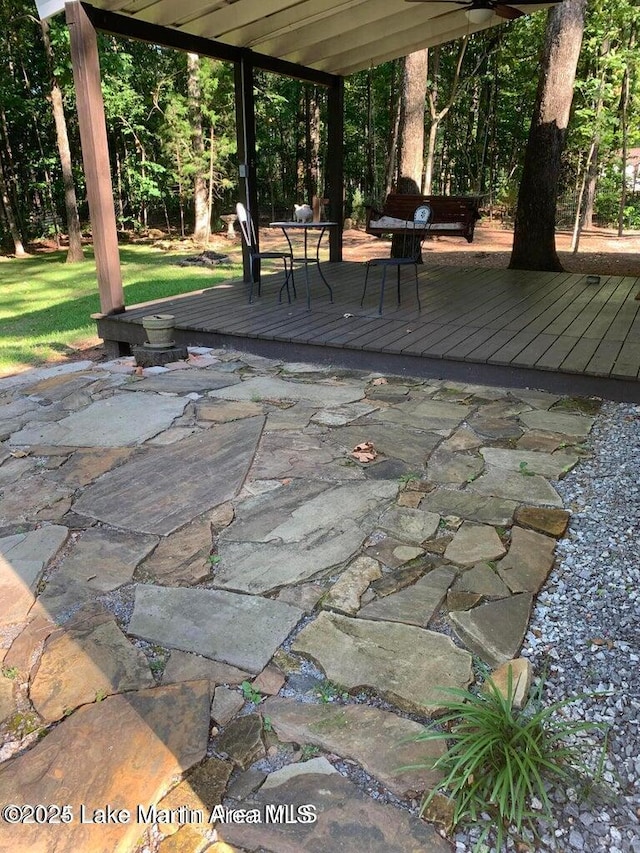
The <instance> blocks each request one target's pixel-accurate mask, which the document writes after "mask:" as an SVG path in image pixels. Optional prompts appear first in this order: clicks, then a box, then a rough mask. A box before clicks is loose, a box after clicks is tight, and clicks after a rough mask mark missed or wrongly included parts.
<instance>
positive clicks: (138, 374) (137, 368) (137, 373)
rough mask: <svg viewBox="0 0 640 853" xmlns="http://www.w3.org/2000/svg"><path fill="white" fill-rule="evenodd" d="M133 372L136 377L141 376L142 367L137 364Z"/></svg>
mask: <svg viewBox="0 0 640 853" xmlns="http://www.w3.org/2000/svg"><path fill="white" fill-rule="evenodd" d="M133 372H134V373H135V375H136V376H142V375H143V367H142V366H141V365H140V364H139V365H138V366H137V367H136V369H135V370H134V371H133Z"/></svg>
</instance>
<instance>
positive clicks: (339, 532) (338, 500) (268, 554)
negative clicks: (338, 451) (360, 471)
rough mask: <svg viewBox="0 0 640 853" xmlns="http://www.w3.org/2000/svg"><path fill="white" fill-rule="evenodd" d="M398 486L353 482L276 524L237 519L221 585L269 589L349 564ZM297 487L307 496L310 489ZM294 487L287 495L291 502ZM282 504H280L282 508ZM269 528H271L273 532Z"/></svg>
mask: <svg viewBox="0 0 640 853" xmlns="http://www.w3.org/2000/svg"><path fill="white" fill-rule="evenodd" d="M287 488H288V487H287ZM397 488H398V487H397V483H394V482H393V481H391V482H389V481H386V480H381V481H371V482H366V483H359V484H355V483H347V484H345V485H340V486H334V487H331V488H330V489H327V490H325V491H323V492H322V493H320V494H319V495H316V496H314V497H311V498H310V499H309V500H306V501H304V503H302V504H300V505H299V506H298V507H297V508H296V509H294V510H293V511H292V512H291V514H290V515H289V516H288V517H287V515H286V514H284V513H283V517H282V518H281V519H280V523H277V524H276V525H275V526H272V525H273V523H274V522H275V521H276V518H271V517H270V518H271V520H270V521H269V524H268V525H265V524H263V522H262V520H261V519H260V518H259V517H256V516H255V514H253V515H252V516H251V517H252V518H253V519H254V520H255V523H254V524H249V523H247V525H245V526H242V524H239V525H238V526H237V527H236V524H237V522H234V524H232V525H231V526H230V527H228V528H227V529H226V530H225V531H224V532H223V534H221V537H220V542H219V547H218V553H219V555H220V558H221V560H220V564H219V565H218V567H217V570H216V575H215V583H216V586H219V587H222V588H225V589H233V590H238V591H244V592H251V593H254V594H255V593H264V592H268V591H271V590H276V589H278V588H279V587H281V586H286V585H289V584H293V583H299V582H300V581H304V580H308V579H309V578H311V577H313V576H314V575H316V574H318V573H319V572H321V571H325V570H328V569H330V568H332V567H334V566H337V565H340V564H341V563H344V562H345V561H346V560H348V559H349V558H350V557H351V556H352V555H353V554H354V553H355V552H356V551H357V550H358V548H359V547H360V546H361V544H362V542H363V540H364V538H365V536H366V524H367V520H368V519H369V518H371V521H370V522H369V524H370V526H373V523H374V519H375V518H376V517H377V515H378V513H379V512H380V510H381V508H383V507H384V506H385V505H386V504H387V503H388V501H389V500H391V499H392V498H393V497H395V495H396V492H397ZM294 491H297V493H299V494H302V493H304V488H302V487H301V488H299V489H296V490H294ZM294 491H292V492H291V493H286V494H284V497H286V498H288V499H289V500H290V497H291V496H292V495H293V494H294ZM276 494H278V493H276ZM308 494H311V491H309V492H308ZM266 502H268V495H267V496H263V498H262V499H257V503H252V504H251V510H255V508H256V505H257V506H258V507H260V506H261V505H264V504H265V503H266ZM282 507H283V504H281V503H280V504H279V508H282ZM278 514H279V513H277V514H276V517H277V515H278ZM265 527H271V529H270V530H268V531H267V530H265ZM363 528H364V529H363ZM236 531H243V533H244V538H245V539H248V540H249V541H245V542H234V541H232V540H233V539H234V538H235V537H236V536H237V535H238V533H237V532H236ZM256 539H257V541H255V540H256ZM252 540H254V541H252Z"/></svg>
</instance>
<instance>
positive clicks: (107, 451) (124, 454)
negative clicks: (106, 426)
mask: <svg viewBox="0 0 640 853" xmlns="http://www.w3.org/2000/svg"><path fill="white" fill-rule="evenodd" d="M133 453H135V450H134V449H133V448H130V447H108V448H102V447H100V448H93V449H92V450H82V449H80V450H76V451H75V453H74V454H73V455H72V456H71V458H70V459H68V460H67V461H66V462H65V463H64V465H63V466H62V468H60V469H59V470H58V471H57V472H56V473H55V475H53V476H54V477H55V479H56V481H57V482H59V483H62V484H64V485H65V486H71V488H73V489H77V488H79V487H81V486H88V485H89V483H93V481H94V480H97V479H98V477H100V476H101V475H102V474H105V473H106V472H107V471H111V469H112V468H115V467H116V466H117V465H121V464H122V463H123V462H126V461H127V459H129V458H130V457H131V455H132V454H133Z"/></svg>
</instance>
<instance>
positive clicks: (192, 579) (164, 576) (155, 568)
mask: <svg viewBox="0 0 640 853" xmlns="http://www.w3.org/2000/svg"><path fill="white" fill-rule="evenodd" d="M212 544H213V540H212V534H211V522H210V521H209V518H208V517H206V516H205V517H203V518H199V519H197V520H196V521H192V522H191V524H187V525H186V527H183V528H182V529H181V530H178V531H177V533H172V534H171V535H170V536H167V537H166V538H164V539H161V540H160V542H159V543H158V547H157V548H156V549H155V551H154V552H153V554H152V555H151V556H150V557H149V558H148V559H147V560H145V561H144V563H143V564H142V566H141V567H140V570H139V572H138V575H139V576H140V578H144V579H145V580H151V581H153V582H155V583H157V584H160V585H161V586H179V585H182V584H187V585H188V584H196V583H200V582H201V581H203V580H206V578H208V577H209V575H210V574H211V563H210V562H209V560H208V557H209V555H210V554H211V548H212Z"/></svg>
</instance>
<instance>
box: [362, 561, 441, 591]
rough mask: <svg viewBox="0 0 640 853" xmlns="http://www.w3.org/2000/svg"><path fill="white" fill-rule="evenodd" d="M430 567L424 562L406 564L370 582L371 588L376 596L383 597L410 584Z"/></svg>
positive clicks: (430, 566)
mask: <svg viewBox="0 0 640 853" xmlns="http://www.w3.org/2000/svg"><path fill="white" fill-rule="evenodd" d="M421 562H422V561H421ZM432 567H433V566H432V565H429V564H428V563H424V564H421V565H418V566H406V567H405V568H400V569H394V571H392V572H386V573H385V574H384V575H383V576H382V577H381V578H380V580H377V581H374V582H373V583H372V584H371V590H372V591H373V592H374V593H375V594H376V596H377V597H378V598H384V597H385V595H391V594H392V593H394V592H399V591H400V590H401V589H404V588H405V587H407V586H411V584H413V583H415V582H416V581H417V580H418V578H421V577H422V576H423V575H424V573H425V572H427V571H429V569H431V568H432Z"/></svg>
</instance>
